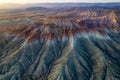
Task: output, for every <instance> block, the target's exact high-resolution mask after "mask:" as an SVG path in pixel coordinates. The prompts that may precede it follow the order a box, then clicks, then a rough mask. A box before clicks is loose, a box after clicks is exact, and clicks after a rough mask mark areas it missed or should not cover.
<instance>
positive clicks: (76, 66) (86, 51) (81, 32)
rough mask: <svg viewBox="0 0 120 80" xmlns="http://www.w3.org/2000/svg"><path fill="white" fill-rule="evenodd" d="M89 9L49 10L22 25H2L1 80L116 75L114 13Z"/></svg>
mask: <svg viewBox="0 0 120 80" xmlns="http://www.w3.org/2000/svg"><path fill="white" fill-rule="evenodd" d="M93 13H94V15H93ZM93 13H88V14H89V15H88V14H87V15H86V14H85V13H83V14H82V13H80V12H75V13H69V16H67V15H68V14H67V13H66V14H67V15H62V16H60V15H61V14H60V15H53V16H49V17H45V18H40V19H39V20H38V21H37V22H36V23H33V24H31V25H28V26H24V27H20V28H15V29H13V28H7V29H2V28H1V29H0V31H2V32H4V35H3V36H2V37H0V39H3V41H5V42H4V44H1V43H3V42H2V40H0V41H1V42H0V47H1V48H0V80H120V33H119V26H118V23H117V19H116V16H115V13H114V12H109V13H108V14H106V15H99V16H98V14H97V13H95V12H93ZM83 15H84V16H87V17H83ZM109 16H110V17H109Z"/></svg>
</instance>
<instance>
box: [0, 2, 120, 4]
mask: <svg viewBox="0 0 120 80" xmlns="http://www.w3.org/2000/svg"><path fill="white" fill-rule="evenodd" d="M52 3H58V4H60V3H83V4H85V3H86V4H87V3H89V4H92V3H93V4H97V3H102V4H104V3H120V2H41V3H37V2H33V3H30V2H28V3H14V2H13V3H12V2H7V3H0V4H52Z"/></svg>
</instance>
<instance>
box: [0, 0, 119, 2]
mask: <svg viewBox="0 0 120 80" xmlns="http://www.w3.org/2000/svg"><path fill="white" fill-rule="evenodd" d="M54 2H85V3H86V2H87V3H89V2H90V3H97V2H101V3H107V2H120V0H0V3H54Z"/></svg>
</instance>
